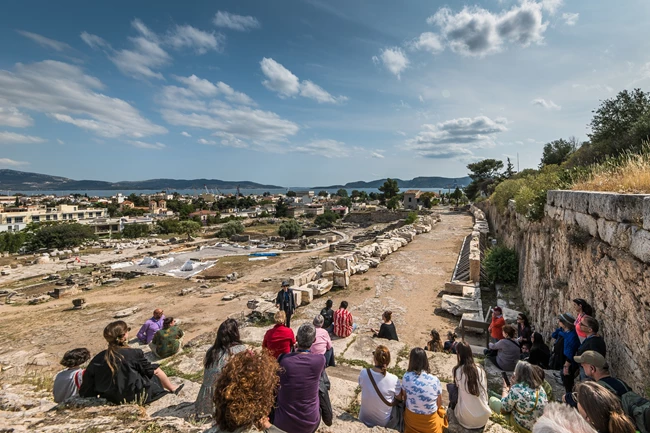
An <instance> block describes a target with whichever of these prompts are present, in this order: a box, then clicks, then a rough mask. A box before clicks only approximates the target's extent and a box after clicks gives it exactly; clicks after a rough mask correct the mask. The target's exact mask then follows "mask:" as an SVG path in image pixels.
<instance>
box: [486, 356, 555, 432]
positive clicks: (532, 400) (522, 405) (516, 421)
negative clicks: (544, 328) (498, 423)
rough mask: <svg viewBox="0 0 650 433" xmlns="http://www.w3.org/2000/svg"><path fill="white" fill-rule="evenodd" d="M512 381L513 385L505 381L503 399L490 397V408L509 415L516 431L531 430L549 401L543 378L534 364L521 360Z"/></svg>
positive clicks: (509, 420) (509, 419)
mask: <svg viewBox="0 0 650 433" xmlns="http://www.w3.org/2000/svg"><path fill="white" fill-rule="evenodd" d="M510 381H511V382H512V383H513V385H512V386H511V387H508V386H507V385H506V383H505V381H504V382H503V392H502V393H501V400H499V399H498V398H496V397H490V408H491V409H492V410H493V411H494V412H495V413H497V414H499V413H500V414H503V415H508V417H509V418H508V422H509V424H510V425H511V426H512V427H514V428H515V430H516V431H518V432H525V431H530V430H532V428H533V425H535V421H537V418H539V417H540V416H541V415H542V413H543V412H544V406H546V403H547V402H548V397H547V396H546V391H544V388H543V387H542V378H541V377H540V376H539V375H538V374H537V371H536V370H535V368H533V366H532V365H530V364H529V363H527V362H526V361H519V363H518V364H517V367H515V374H514V375H513V376H512V379H511V380H510ZM522 429H524V430H522Z"/></svg>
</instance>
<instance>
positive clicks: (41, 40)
mask: <svg viewBox="0 0 650 433" xmlns="http://www.w3.org/2000/svg"><path fill="white" fill-rule="evenodd" d="M16 31H17V32H18V33H20V34H21V35H23V36H25V37H26V38H28V39H31V40H32V41H34V42H36V43H37V44H38V45H40V46H42V47H45V48H50V49H53V50H54V51H58V52H61V51H65V50H70V49H72V47H70V45H68V44H66V43H64V42H59V41H55V40H54V39H50V38H46V37H45V36H41V35H39V34H36V33H32V32H26V31H24V30H16Z"/></svg>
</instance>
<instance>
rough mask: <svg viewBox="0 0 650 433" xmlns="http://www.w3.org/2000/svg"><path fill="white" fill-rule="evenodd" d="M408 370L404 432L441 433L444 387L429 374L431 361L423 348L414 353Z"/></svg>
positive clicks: (404, 382)
mask: <svg viewBox="0 0 650 433" xmlns="http://www.w3.org/2000/svg"><path fill="white" fill-rule="evenodd" d="M407 370H408V371H407V372H406V374H405V375H404V378H403V379H402V388H403V389H404V392H405V394H406V409H405V410H404V433H442V430H443V426H444V414H443V412H444V409H443V408H442V384H441V383H440V380H439V379H438V378H437V377H436V376H434V375H432V374H431V373H429V359H428V358H427V354H426V352H425V351H424V349H421V348H419V347H416V348H415V349H412V350H411V354H410V355H409V365H408V369H407ZM439 412H440V413H439Z"/></svg>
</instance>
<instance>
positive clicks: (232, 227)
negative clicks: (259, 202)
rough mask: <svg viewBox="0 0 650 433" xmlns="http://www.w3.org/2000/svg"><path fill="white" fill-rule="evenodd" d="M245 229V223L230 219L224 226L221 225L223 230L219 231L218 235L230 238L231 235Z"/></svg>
mask: <svg viewBox="0 0 650 433" xmlns="http://www.w3.org/2000/svg"><path fill="white" fill-rule="evenodd" d="M243 231H244V225H243V224H242V223H241V222H240V221H228V222H227V223H226V224H224V225H223V227H221V230H219V231H218V232H217V237H219V238H230V237H231V236H233V235H236V234H239V233H242V232H243Z"/></svg>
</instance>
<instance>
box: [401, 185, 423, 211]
mask: <svg viewBox="0 0 650 433" xmlns="http://www.w3.org/2000/svg"><path fill="white" fill-rule="evenodd" d="M421 195H422V191H420V190H419V189H409V190H408V191H406V192H405V193H404V202H403V204H404V209H414V210H420V209H422V203H421V201H420V196H421Z"/></svg>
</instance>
